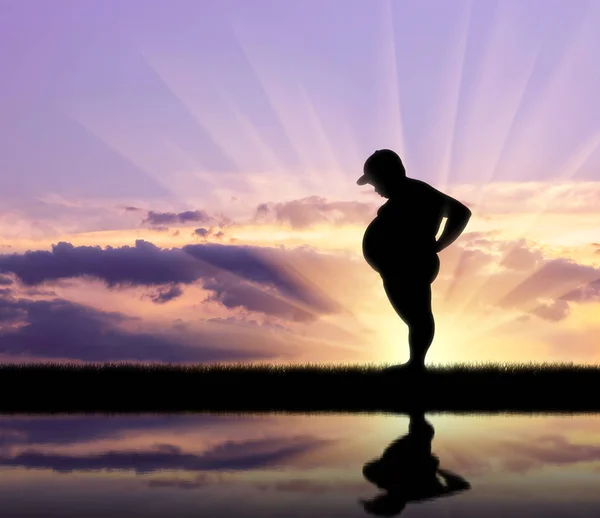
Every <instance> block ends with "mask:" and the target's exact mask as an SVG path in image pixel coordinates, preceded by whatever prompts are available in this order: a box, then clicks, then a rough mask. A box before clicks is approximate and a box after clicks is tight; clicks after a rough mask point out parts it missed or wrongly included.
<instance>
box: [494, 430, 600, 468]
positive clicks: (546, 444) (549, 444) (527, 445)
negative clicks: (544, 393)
mask: <svg viewBox="0 0 600 518" xmlns="http://www.w3.org/2000/svg"><path fill="white" fill-rule="evenodd" d="M501 444H502V446H503V449H504V450H505V452H506V455H505V457H504V460H503V461H502V463H503V465H504V466H505V467H506V469H508V470H510V471H527V470H530V469H533V468H535V467H539V466H542V465H546V464H553V465H564V464H574V463H578V462H594V461H599V460H600V445H597V444H574V443H572V442H570V441H569V440H568V439H567V438H566V437H563V436H561V435H545V436H541V437H536V438H535V440H533V441H530V442H521V441H519V442H517V441H512V442H509V441H504V442H503V443H501Z"/></svg>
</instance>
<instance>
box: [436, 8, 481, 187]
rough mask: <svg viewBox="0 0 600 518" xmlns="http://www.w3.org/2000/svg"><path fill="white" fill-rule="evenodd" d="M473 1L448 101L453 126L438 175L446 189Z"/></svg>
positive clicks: (454, 141) (454, 140)
mask: <svg viewBox="0 0 600 518" xmlns="http://www.w3.org/2000/svg"><path fill="white" fill-rule="evenodd" d="M473 2H474V0H471V2H470V3H469V5H468V8H467V11H466V14H465V22H464V28H463V30H462V36H461V39H460V42H459V44H458V50H457V54H458V56H460V58H459V63H458V65H457V67H456V68H457V70H456V79H455V83H456V84H455V86H454V88H453V89H452V90H453V93H452V95H451V100H449V101H448V103H449V104H451V105H452V114H451V115H450V120H451V122H450V125H451V126H450V130H449V134H448V136H447V138H446V144H445V146H444V153H443V156H442V166H441V168H440V176H439V177H438V182H437V183H438V184H439V186H440V188H441V189H446V187H447V185H448V181H449V178H450V169H451V167H452V160H453V155H454V147H455V145H456V134H457V126H458V115H459V106H460V99H461V96H462V94H463V89H464V79H465V61H466V59H467V49H468V41H469V35H470V33H471V24H472V18H473Z"/></svg>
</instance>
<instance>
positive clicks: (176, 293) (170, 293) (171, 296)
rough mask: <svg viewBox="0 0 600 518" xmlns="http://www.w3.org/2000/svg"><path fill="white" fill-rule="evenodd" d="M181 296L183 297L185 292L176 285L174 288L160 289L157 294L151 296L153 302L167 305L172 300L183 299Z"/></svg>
mask: <svg viewBox="0 0 600 518" xmlns="http://www.w3.org/2000/svg"><path fill="white" fill-rule="evenodd" d="M181 295H183V290H182V289H181V286H178V285H176V284H175V285H174V286H165V287H161V288H158V290H157V291H156V293H155V294H154V295H152V296H151V299H152V302H154V303H156V304H165V303H167V302H169V301H171V300H175V299H176V298H178V297H181Z"/></svg>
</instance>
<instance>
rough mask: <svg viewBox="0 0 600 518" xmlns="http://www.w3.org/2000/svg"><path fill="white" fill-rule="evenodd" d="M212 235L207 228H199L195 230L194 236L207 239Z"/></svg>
mask: <svg viewBox="0 0 600 518" xmlns="http://www.w3.org/2000/svg"><path fill="white" fill-rule="evenodd" d="M209 234H210V230H208V229H207V228H197V229H196V230H194V233H193V235H196V236H200V237H207V236H208V235H209Z"/></svg>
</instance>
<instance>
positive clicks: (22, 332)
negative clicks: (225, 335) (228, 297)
mask: <svg viewBox="0 0 600 518" xmlns="http://www.w3.org/2000/svg"><path fill="white" fill-rule="evenodd" d="M132 323H137V320H136V319H133V318H132V317H128V316H126V315H124V314H122V313H117V312H111V313H109V312H104V311H98V310H96V309H93V308H91V307H87V306H83V305H81V304H76V303H74V302H70V301H68V300H63V299H52V300H29V299H22V298H21V299H15V298H0V353H2V354H7V355H13V356H17V357H18V356H19V355H29V356H34V357H42V358H56V359H67V358H68V359H71V360H80V361H88V362H104V361H154V362H168V363H170V362H173V363H185V362H214V361H243V360H251V359H253V358H268V357H269V356H270V355H269V354H268V353H266V352H265V349H264V347H263V350H262V351H260V352H259V351H252V352H250V351H241V350H236V349H231V348H227V347H225V346H224V345H223V344H222V343H221V340H220V338H219V335H218V334H212V335H211V334H209V333H202V332H197V333H195V335H194V336H193V338H194V342H195V344H197V345H190V343H191V337H190V336H187V335H184V334H181V333H175V332H170V333H169V334H167V333H164V334H162V335H161V334H160V333H156V332H152V333H149V332H148V333H147V332H142V331H140V332H133V331H126V330H124V325H125V324H132Z"/></svg>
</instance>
